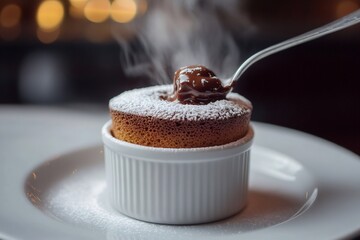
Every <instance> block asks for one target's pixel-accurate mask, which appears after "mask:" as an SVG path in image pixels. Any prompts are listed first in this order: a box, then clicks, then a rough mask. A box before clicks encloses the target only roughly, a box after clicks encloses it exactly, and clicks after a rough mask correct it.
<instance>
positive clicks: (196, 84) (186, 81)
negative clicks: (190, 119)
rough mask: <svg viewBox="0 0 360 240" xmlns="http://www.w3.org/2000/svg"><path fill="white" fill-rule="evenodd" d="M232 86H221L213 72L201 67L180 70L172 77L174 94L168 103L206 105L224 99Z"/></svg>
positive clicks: (168, 98) (194, 66) (169, 97)
mask: <svg viewBox="0 0 360 240" xmlns="http://www.w3.org/2000/svg"><path fill="white" fill-rule="evenodd" d="M231 90H232V86H223V85H222V82H221V80H220V79H219V78H218V77H216V75H215V74H214V72H213V71H211V70H209V69H207V68H206V67H204V66H201V65H193V66H188V67H183V68H180V69H179V70H177V71H176V72H175V75H174V92H173V93H172V95H170V96H168V97H167V100H169V101H179V102H180V103H182V104H208V103H210V102H215V101H217V100H221V99H225V98H226V95H227V94H228V93H229V92H230V91H231Z"/></svg>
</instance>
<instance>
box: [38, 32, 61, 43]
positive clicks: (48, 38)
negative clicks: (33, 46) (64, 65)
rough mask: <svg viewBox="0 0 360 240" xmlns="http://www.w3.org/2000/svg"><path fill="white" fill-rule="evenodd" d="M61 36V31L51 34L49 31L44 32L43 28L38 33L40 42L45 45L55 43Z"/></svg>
mask: <svg viewBox="0 0 360 240" xmlns="http://www.w3.org/2000/svg"><path fill="white" fill-rule="evenodd" d="M59 35H60V29H59V28H57V29H55V30H53V31H51V32H49V31H44V30H43V29H41V28H38V29H37V31H36V36H37V37H38V39H39V40H40V42H42V43H45V44H50V43H53V42H55V41H56V40H57V39H58V38H59Z"/></svg>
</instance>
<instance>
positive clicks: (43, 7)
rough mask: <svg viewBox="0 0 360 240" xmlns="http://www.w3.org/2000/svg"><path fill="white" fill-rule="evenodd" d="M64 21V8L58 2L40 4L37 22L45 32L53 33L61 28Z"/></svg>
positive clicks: (50, 1)
mask: <svg viewBox="0 0 360 240" xmlns="http://www.w3.org/2000/svg"><path fill="white" fill-rule="evenodd" d="M63 19H64V6H63V4H62V3H61V2H60V1H58V0H47V1H44V2H42V3H41V4H40V6H39V8H38V10H37V14H36V21H37V23H38V25H39V27H40V28H41V29H42V30H44V31H53V30H55V29H56V28H58V27H59V26H60V24H61V23H62V21H63Z"/></svg>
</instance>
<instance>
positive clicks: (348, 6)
mask: <svg viewBox="0 0 360 240" xmlns="http://www.w3.org/2000/svg"><path fill="white" fill-rule="evenodd" d="M358 8H360V5H359V3H357V2H355V1H351V0H348V1H340V2H339V3H338V4H337V5H336V17H337V18H340V17H343V16H345V15H347V14H349V13H351V12H353V11H355V10H357V9H358Z"/></svg>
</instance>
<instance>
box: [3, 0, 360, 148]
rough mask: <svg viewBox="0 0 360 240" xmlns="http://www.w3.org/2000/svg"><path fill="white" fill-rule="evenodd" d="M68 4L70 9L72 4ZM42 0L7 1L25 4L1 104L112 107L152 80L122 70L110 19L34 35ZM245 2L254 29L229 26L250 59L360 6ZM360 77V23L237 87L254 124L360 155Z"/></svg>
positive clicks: (7, 42)
mask: <svg viewBox="0 0 360 240" xmlns="http://www.w3.org/2000/svg"><path fill="white" fill-rule="evenodd" d="M62 2H63V4H64V6H65V8H66V9H67V8H68V7H69V6H70V3H69V2H68V1H62ZM40 3H41V1H15V0H2V1H1V3H0V13H1V11H2V9H3V8H4V7H5V6H6V5H7V4H17V5H19V6H20V7H21V9H22V16H21V20H20V22H19V26H17V27H19V28H20V29H21V31H20V32H19V33H17V34H13V33H12V32H11V31H13V30H14V29H13V30H12V29H11V28H8V27H4V26H1V25H0V103H1V104H37V105H56V106H59V105H60V106H65V107H66V106H69V107H71V106H72V105H77V106H78V105H80V106H82V105H84V106H85V105H86V106H88V105H94V106H98V107H99V108H103V109H106V108H107V103H108V100H109V99H110V98H111V97H113V96H115V95H117V94H119V93H120V92H122V91H124V90H127V89H131V88H134V87H143V86H149V85H151V84H152V83H151V82H150V81H149V80H147V79H146V78H134V77H133V78H130V77H126V76H125V74H124V72H123V70H122V68H121V64H120V60H119V59H120V57H119V56H120V52H121V49H120V47H119V46H118V44H117V43H116V42H115V41H114V40H113V39H112V37H111V33H110V30H109V25H110V23H109V21H110V20H108V21H106V22H103V23H92V22H89V21H87V20H86V19H81V18H74V17H72V16H71V14H70V13H68V12H66V13H65V19H64V22H63V24H62V26H61V32H60V34H59V36H58V37H57V38H56V39H55V40H52V41H50V42H47V43H45V42H44V41H43V40H41V39H40V38H39V37H38V36H37V35H36V31H37V28H36V22H35V20H34V18H35V12H36V9H37V7H38V5H39V4H40ZM239 5H241V7H239V8H241V14H244V13H245V14H246V16H247V18H248V19H249V21H250V22H251V23H252V24H254V26H256V30H255V31H252V32H250V33H248V34H239V33H238V27H237V23H236V22H235V23H234V22H231V21H228V19H225V18H224V24H225V25H226V27H228V28H229V29H230V30H231V31H232V32H233V36H234V38H235V39H236V42H237V44H238V46H239V49H240V51H241V53H242V58H243V60H245V59H246V58H247V57H249V56H250V55H251V54H253V53H255V52H257V51H259V50H261V49H263V48H265V47H267V46H270V45H272V44H275V43H278V42H280V41H282V40H285V39H287V38H290V37H292V36H295V35H298V34H300V33H303V32H305V31H307V30H311V29H313V28H315V27H318V26H321V25H323V24H325V23H327V22H330V21H332V20H335V19H336V18H338V17H341V16H343V15H345V14H347V13H349V12H351V11H353V10H356V9H358V8H360V1H357V0H317V1H312V0H303V1H285V0H276V1H260V0H251V1H242V2H241V4H239ZM148 8H151V1H149V2H148ZM144 14H146V12H145V13H144ZM239 14H240V11H239ZM129 38H130V39H131V36H129ZM44 69H45V70H44ZM49 69H50V70H51V71H50V70H49ZM47 70H49V71H47ZM39 76H40V77H39ZM359 82H360V26H354V27H351V28H349V29H346V30H343V31H341V32H338V33H334V34H332V35H329V36H326V37H323V38H321V39H318V40H315V41H312V42H309V43H306V44H303V45H301V46H297V47H295V48H292V49H289V50H286V51H284V52H281V53H278V54H275V55H273V56H270V57H268V58H266V59H264V60H262V61H261V62H258V63H256V64H255V65H253V66H252V67H251V68H250V69H249V70H248V71H247V72H246V73H245V74H244V75H243V77H242V78H241V81H240V82H239V83H238V85H237V87H236V89H235V91H236V92H239V93H241V94H242V95H244V96H246V97H247V98H248V99H250V100H251V101H252V103H253V105H254V113H253V120H255V121H262V122H267V123H273V124H277V125H281V126H286V127H290V128H294V129H298V130H301V131H304V132H308V133H311V134H314V135H317V136H319V137H322V138H325V139H328V140H330V141H332V142H335V143H337V144H339V145H341V146H343V147H345V148H347V149H350V150H351V151H353V152H355V153H357V154H360V128H359V123H360V94H359V90H360V83H359Z"/></svg>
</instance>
